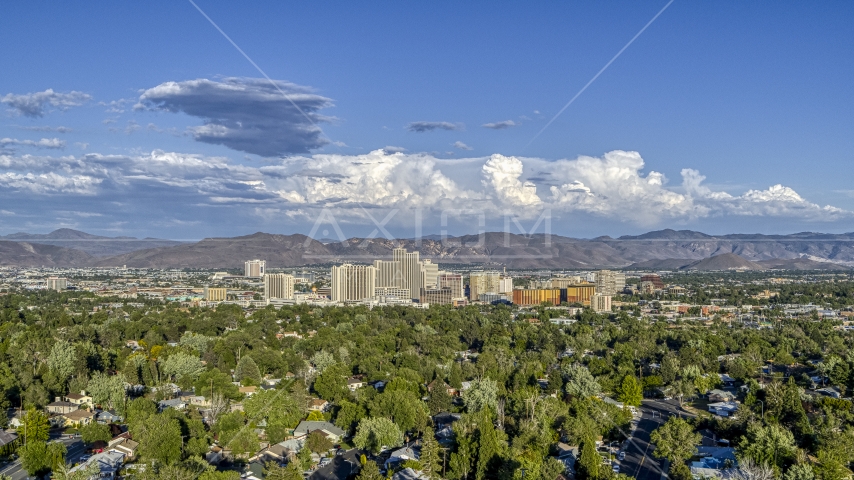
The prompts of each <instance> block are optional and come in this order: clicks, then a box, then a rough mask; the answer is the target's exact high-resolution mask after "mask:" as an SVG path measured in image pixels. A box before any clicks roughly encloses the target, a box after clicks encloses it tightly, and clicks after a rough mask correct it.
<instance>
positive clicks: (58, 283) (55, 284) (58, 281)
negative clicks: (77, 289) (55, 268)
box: [47, 277, 68, 292]
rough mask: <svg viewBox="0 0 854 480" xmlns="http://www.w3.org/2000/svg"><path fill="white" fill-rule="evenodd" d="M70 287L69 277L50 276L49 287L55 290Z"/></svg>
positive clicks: (60, 290) (58, 290)
mask: <svg viewBox="0 0 854 480" xmlns="http://www.w3.org/2000/svg"><path fill="white" fill-rule="evenodd" d="M67 288H68V279H67V278H62V277H48V279H47V289H48V290H53V291H55V292H64V291H65V290H66V289H67Z"/></svg>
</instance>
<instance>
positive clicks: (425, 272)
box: [421, 259, 439, 288]
mask: <svg viewBox="0 0 854 480" xmlns="http://www.w3.org/2000/svg"><path fill="white" fill-rule="evenodd" d="M438 279H439V265H436V264H435V263H433V261H432V260H430V259H424V260H423V261H422V262H421V286H422V287H423V288H436V283H437V281H438Z"/></svg>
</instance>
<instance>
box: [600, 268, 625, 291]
mask: <svg viewBox="0 0 854 480" xmlns="http://www.w3.org/2000/svg"><path fill="white" fill-rule="evenodd" d="M624 288H626V274H625V273H623V272H615V271H613V270H599V271H598V272H596V293H598V294H601V295H608V296H609V297H613V296H614V295H616V294H617V293H618V292H621V291H623V289H624Z"/></svg>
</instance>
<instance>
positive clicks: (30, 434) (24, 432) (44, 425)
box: [18, 408, 50, 444]
mask: <svg viewBox="0 0 854 480" xmlns="http://www.w3.org/2000/svg"><path fill="white" fill-rule="evenodd" d="M18 436H19V437H21V438H22V439H23V440H24V443H25V444H28V443H30V442H46V441H47V439H48V438H49V437H50V422H49V421H48V418H47V415H46V414H45V413H44V412H42V411H41V410H36V409H35V408H30V409H29V410H27V413H25V414H24V415H23V417H22V418H21V426H20V427H18Z"/></svg>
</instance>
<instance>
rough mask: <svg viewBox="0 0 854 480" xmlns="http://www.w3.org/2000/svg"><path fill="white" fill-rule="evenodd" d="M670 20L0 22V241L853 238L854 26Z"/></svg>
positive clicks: (577, 13)
mask: <svg viewBox="0 0 854 480" xmlns="http://www.w3.org/2000/svg"><path fill="white" fill-rule="evenodd" d="M671 3H672V4H671ZM671 3H667V2H660V3H657V4H643V5H637V4H632V3H620V4H619V5H618V6H617V7H618V8H608V9H605V8H602V7H601V6H598V5H594V4H577V5H576V4H574V5H512V6H511V5H502V6H500V7H497V8H495V7H494V8H487V7H486V5H485V4H471V5H466V6H458V5H455V6H454V7H453V9H451V7H450V4H436V5H432V6H430V7H427V6H412V5H410V6H406V7H404V6H398V5H373V6H364V7H355V6H352V5H345V4H336V3H331V4H326V5H313V6H311V7H308V6H290V5H289V6H284V5H277V4H269V3H259V4H253V5H241V6H240V7H239V8H238V7H237V6H222V5H215V4H207V3H205V2H196V4H193V3H192V2H188V3H177V4H169V5H163V6H161V8H159V9H158V10H157V11H154V10H149V9H147V8H146V7H144V6H137V5H101V6H98V7H88V8H87V7H73V6H67V5H55V6H54V7H53V8H52V9H51V10H50V11H48V12H43V11H41V10H42V9H41V7H39V6H32V5H25V4H22V5H14V6H11V7H10V9H9V15H6V16H4V17H3V18H2V19H0V39H2V42H0V51H2V52H3V54H4V58H6V59H7V65H8V69H7V72H8V73H7V75H4V77H3V79H2V80H0V110H2V112H0V116H2V118H1V119H2V121H0V168H2V170H0V234H10V233H14V232H19V231H26V232H29V233H45V232H48V231H51V230H54V229H56V228H61V227H67V228H74V229H79V230H84V231H87V232H90V233H95V234H101V235H109V236H117V235H131V236H136V237H146V236H151V237H160V238H174V239H199V238H204V237H213V236H237V235H245V234H249V233H253V232H256V231H264V232H270V233H284V234H290V233H303V234H308V233H310V232H311V230H312V228H313V227H314V226H315V225H316V224H317V222H318V219H320V218H321V217H322V216H323V215H331V216H332V217H334V219H335V220H336V221H337V222H338V224H339V226H340V227H341V229H342V230H343V232H344V236H345V237H360V236H362V237H364V236H368V235H370V234H371V232H373V231H375V230H377V228H378V226H383V227H384V228H385V229H386V230H387V231H388V232H389V234H391V235H393V236H396V237H398V238H412V237H414V236H418V235H419V234H418V232H417V231H416V230H415V229H414V226H415V224H416V222H420V223H419V224H418V225H420V228H421V232H420V234H421V235H435V234H439V233H441V232H442V231H447V232H448V233H449V234H450V235H460V234H475V233H477V231H478V230H479V229H481V225H479V224H478V222H480V221H481V220H480V218H481V217H482V218H483V220H482V223H483V225H482V229H484V230H487V231H501V230H503V228H504V226H505V218H506V216H507V214H508V213H511V214H512V215H513V216H514V218H518V219H519V221H520V222H521V223H522V224H523V225H524V227H525V228H526V229H529V228H531V226H532V225H534V223H535V222H536V221H537V220H538V219H539V218H540V217H541V216H543V215H548V216H550V218H551V219H552V227H551V231H552V232H553V233H555V234H559V235H566V236H571V237H577V238H591V237H596V236H599V235H611V236H619V235H624V234H636V233H642V232H646V231H650V230H658V229H662V228H674V229H691V230H698V231H703V232H706V233H710V234H725V233H793V232H798V231H817V232H828V233H842V232H850V231H852V230H854V228H852V227H851V225H852V219H854V193H852V192H854V190H851V188H850V185H849V184H848V183H849V182H848V180H847V177H848V176H847V175H844V174H835V173H842V172H845V171H846V170H845V169H846V167H847V165H848V164H849V163H850V160H851V155H852V154H851V153H850V152H852V151H854V149H852V148H851V147H852V146H854V145H852V141H854V140H852V136H851V135H850V132H851V131H852V127H854V116H852V114H851V111H852V109H851V108H850V107H851V105H852V100H854V97H852V93H851V91H850V89H848V88H846V86H847V85H848V84H850V80H851V78H852V76H854V75H852V74H854V62H852V60H851V58H852V57H851V55H850V54H849V52H850V51H851V48H852V47H854V35H852V33H851V31H850V29H849V28H848V25H849V22H850V19H851V18H852V17H854V7H852V6H851V5H850V4H846V3H843V2H831V3H826V4H822V5H810V6H804V5H797V4H784V5H775V6H770V5H741V4H721V5H715V6H711V5H695V4H689V3H685V2H679V1H676V2H671ZM37 15H38V16H37ZM35 18H38V21H36V20H35ZM107 18H110V19H117V21H116V20H114V21H110V22H104V21H103V20H104V19H107ZM214 24H215V25H214ZM218 29H221V31H218ZM225 35H227V36H228V38H226V37H225ZM58 38H62V41H61V42H57V40H56V39H58ZM105 39H107V41H105ZM354 39H357V40H358V41H353V40H354ZM230 42H233V44H232V43H230ZM235 46H236V47H238V48H239V50H238V49H236V48H235ZM241 52H243V53H244V54H245V56H244V55H242V54H241ZM615 55H616V56H615ZM256 66H257V67H258V68H257V69H256V68H255V67H256ZM603 67H605V68H603ZM597 72H598V73H597ZM265 75H267V76H268V77H269V78H265ZM591 79H592V80H591ZM576 97H577V99H576ZM567 102H570V103H569V104H568V103H567ZM566 105H569V107H568V108H565V110H562V108H564V107H565V106H566ZM561 112H562V113H561ZM460 211H465V212H468V213H465V214H460V213H459V212H460ZM466 215H468V216H466ZM327 223H328V222H327ZM514 228H515V227H514ZM321 233H322V232H321ZM514 233H520V232H515V230H514ZM383 234H384V232H379V236H383ZM313 236H314V237H315V238H323V237H329V238H336V235H335V232H332V231H330V235H322V234H316V235H313Z"/></svg>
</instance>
